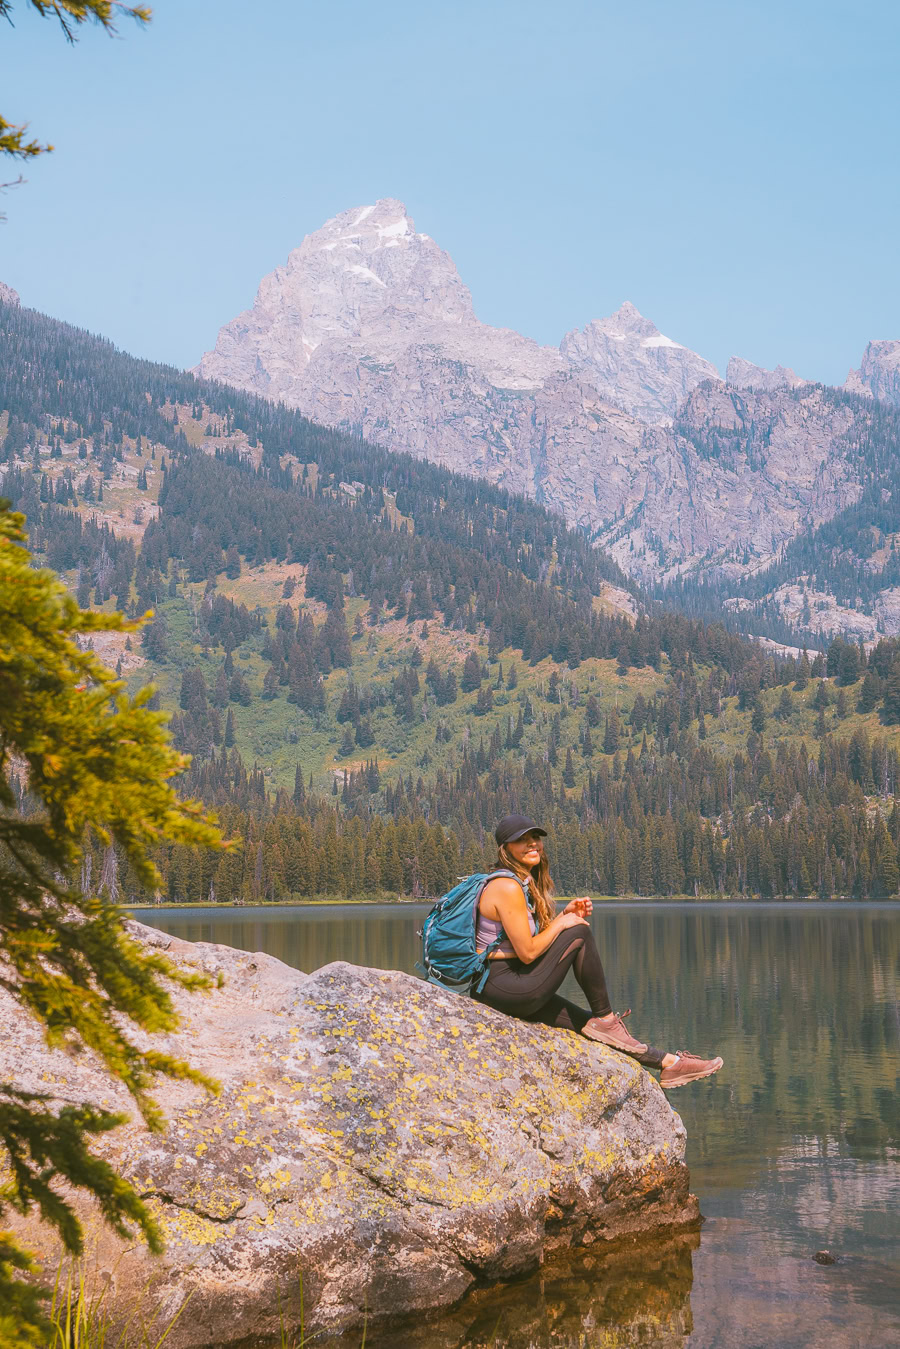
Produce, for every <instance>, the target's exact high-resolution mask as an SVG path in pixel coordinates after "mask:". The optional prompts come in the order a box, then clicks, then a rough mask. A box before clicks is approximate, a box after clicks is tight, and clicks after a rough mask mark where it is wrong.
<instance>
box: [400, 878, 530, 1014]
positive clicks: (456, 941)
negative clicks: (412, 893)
mask: <svg viewBox="0 0 900 1349" xmlns="http://www.w3.org/2000/svg"><path fill="white" fill-rule="evenodd" d="M498 876H509V877H511V878H512V880H514V881H518V882H519V885H521V886H522V889H523V890H524V892H525V903H526V904H527V905H528V908H529V910H530V911H531V912H533V908H532V904H531V898H530V896H529V893H528V882H527V881H524V882H523V881H522V880H521V879H520V877H518V876H517V875H516V873H515V872H514V871H487V872H484V871H479V872H476V873H475V875H474V876H464V877H463V878H462V880H461V881H459V883H458V884H457V885H454V887H453V889H452V890H448V892H447V894H446V895H442V896H441V898H440V899H439V900H438V902H437V903H436V904H435V906H434V908H433V909H432V910H431V912H430V913H429V915H428V917H427V918H426V919H425V922H424V923H423V924H422V932H421V937H422V959H421V961H417V962H416V969H419V970H421V971H422V973H423V974H424V975H425V978H426V979H427V980H428V982H429V983H432V984H437V985H438V987H439V988H446V989H450V990H451V991H452V992H453V993H462V994H463V995H464V996H467V997H472V995H473V994H474V993H480V992H481V990H482V989H483V988H484V986H485V984H486V983H487V977H488V973H489V968H490V967H489V962H488V957H489V956H490V954H491V952H492V951H495V950H496V949H497V947H498V946H499V945H500V943H501V941H502V940H503V938H502V937H498V938H497V940H496V941H494V942H492V943H491V945H490V946H488V947H487V948H486V950H484V951H477V950H476V949H475V924H476V922H477V921H478V901H479V899H480V898H481V892H482V890H483V889H484V887H485V886H486V885H487V883H488V881H493V880H496V878H497V877H498Z"/></svg>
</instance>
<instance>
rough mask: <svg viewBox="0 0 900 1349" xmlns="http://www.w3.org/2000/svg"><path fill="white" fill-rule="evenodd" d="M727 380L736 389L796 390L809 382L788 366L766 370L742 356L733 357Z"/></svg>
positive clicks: (727, 371) (729, 365)
mask: <svg viewBox="0 0 900 1349" xmlns="http://www.w3.org/2000/svg"><path fill="white" fill-rule="evenodd" d="M725 380H726V382H727V383H728V384H731V385H733V387H734V388H736V389H767V390H772V389H796V388H799V386H800V385H801V384H805V383H806V382H807V381H806V380H805V379H801V378H800V376H799V375H798V374H796V373H795V372H794V371H793V370H791V369H790V367H789V366H786V365H776V367H775V369H774V370H766V369H765V368H764V367H763V366H761V365H754V364H753V362H752V361H745V360H744V359H743V357H742V356H732V357H731V360H730V361H729V362H728V369H727V370H726V372H725Z"/></svg>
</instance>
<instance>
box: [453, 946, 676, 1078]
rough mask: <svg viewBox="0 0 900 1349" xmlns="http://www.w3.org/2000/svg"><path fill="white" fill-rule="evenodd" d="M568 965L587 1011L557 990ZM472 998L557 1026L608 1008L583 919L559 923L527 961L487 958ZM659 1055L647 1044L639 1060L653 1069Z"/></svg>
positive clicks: (576, 1023)
mask: <svg viewBox="0 0 900 1349" xmlns="http://www.w3.org/2000/svg"><path fill="white" fill-rule="evenodd" d="M569 970H571V971H572V973H573V974H574V975H575V978H576V979H577V981H578V984H579V986H580V988H581V990H582V992H583V993H584V996H585V997H586V998H587V1001H588V1006H589V1007H590V1011H586V1010H585V1009H584V1008H583V1007H579V1006H578V1004H577V1003H574V1002H569V1000H568V998H561V997H560V996H559V994H558V993H557V991H556V990H557V989H558V988H559V986H560V984H561V983H562V982H563V980H564V979H565V977H566V975H567V974H568V973H569ZM477 997H478V1000H479V1002H484V1003H487V1005H488V1007H494V1008H495V1009H496V1010H497V1011H498V1012H505V1013H506V1014H507V1016H516V1017H519V1018H520V1019H521V1020H523V1021H537V1022H540V1024H541V1025H543V1026H557V1027H559V1028H560V1029H562V1030H572V1031H581V1030H583V1028H584V1026H585V1025H586V1023H587V1022H588V1021H589V1020H590V1019H591V1017H592V1016H608V1014H609V1013H610V1012H611V1011H612V1004H611V1003H610V1001H609V993H608V992H607V988H606V975H605V974H604V973H603V962H602V961H601V959H600V952H599V951H598V950H597V943H596V942H595V941H594V934H593V932H592V931H591V929H590V928H589V927H588V925H587V924H586V923H584V924H578V926H577V927H567V928H564V929H563V931H562V932H561V933H560V934H559V936H558V937H555V938H554V940H553V941H552V942H551V943H550V945H549V946H548V947H547V949H546V951H544V952H543V953H542V954H541V955H539V956H538V957H537V959H536V960H532V962H531V964H530V965H526V964H525V963H524V961H522V960H519V959H518V957H512V958H511V959H508V960H506V959H500V960H492V961H491V962H490V971H489V973H488V978H487V983H486V984H485V986H484V988H483V989H482V991H481V992H480V993H479V994H478V995H477ZM662 1057H663V1051H661V1050H659V1049H653V1048H652V1047H649V1048H648V1050H647V1053H646V1054H642V1055H641V1056H640V1061H641V1063H646V1064H648V1065H649V1066H650V1067H654V1068H658V1067H660V1066H661V1063H662Z"/></svg>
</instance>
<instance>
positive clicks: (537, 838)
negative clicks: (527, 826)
mask: <svg viewBox="0 0 900 1349" xmlns="http://www.w3.org/2000/svg"><path fill="white" fill-rule="evenodd" d="M506 851H507V852H508V853H509V855H510V857H512V858H513V859H514V860H515V861H516V862H518V863H519V865H520V866H523V867H536V866H537V865H538V863H539V862H540V860H541V858H542V857H543V855H544V840H543V837H542V835H540V834H536V833H535V832H534V831H533V830H532V832H531V833H530V834H525V835H523V837H522V838H517V839H516V841H515V842H514V843H507V845H506Z"/></svg>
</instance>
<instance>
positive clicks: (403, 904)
mask: <svg viewBox="0 0 900 1349" xmlns="http://www.w3.org/2000/svg"><path fill="white" fill-rule="evenodd" d="M556 898H557V902H558V903H560V904H563V905H565V904H566V903H567V902H568V901H569V900H570V899H573V898H574V896H572V895H558V896H557V897H556ZM589 898H590V899H592V900H593V902H594V903H595V904H602V905H613V904H672V905H675V904H681V905H688V904H689V905H691V906H692V907H697V908H702V907H704V906H707V907H708V906H709V905H712V904H722V905H730V904H734V905H738V904H743V905H747V906H752V907H753V908H766V907H769V906H772V905H779V904H780V905H785V904H797V905H807V904H810V905H812V904H821V905H829V904H841V905H851V906H854V907H855V906H856V905H873V904H878V905H884V906H885V907H900V897H898V896H896V895H893V896H890V897H889V898H875V897H869V896H864V897H862V898H854V897H853V896H852V895H833V896H831V897H829V898H828V899H820V898H819V897H818V896H817V895H815V896H814V895H805V896H800V895H789V896H788V895H779V896H776V897H775V898H773V899H756V898H753V897H751V896H747V895H709V896H707V895H701V896H700V897H699V898H698V897H695V896H694V895H590V896H589ZM436 902H437V901H436V899H434V898H428V899H411V898H408V897H406V896H404V897H403V898H402V899H401V898H396V899H345V898H344V897H343V896H331V895H328V896H324V897H322V898H308V899H274V900H260V901H259V902H258V903H251V904H242V903H237V902H235V901H234V900H230V899H225V900H191V901H187V902H185V903H179V902H178V901H177V900H168V901H166V902H165V903H160V904H146V903H143V904H142V903H137V902H129V903H125V904H120V905H119V908H120V909H122V910H123V912H125V913H131V912H133V911H140V912H141V913H155V912H158V911H162V910H177V911H179V912H180V911H181V910H188V909H190V910H201V911H202V910H204V909H234V911H235V912H236V913H240V912H241V911H243V910H248V911H249V910H252V911H253V912H256V911H257V910H259V909H315V908H357V909H360V908H370V909H373V908H381V909H385V908H398V909H402V908H410V909H412V908H416V907H419V908H426V907H427V908H430V907H431V906H432V905H433V904H435V903H436Z"/></svg>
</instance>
